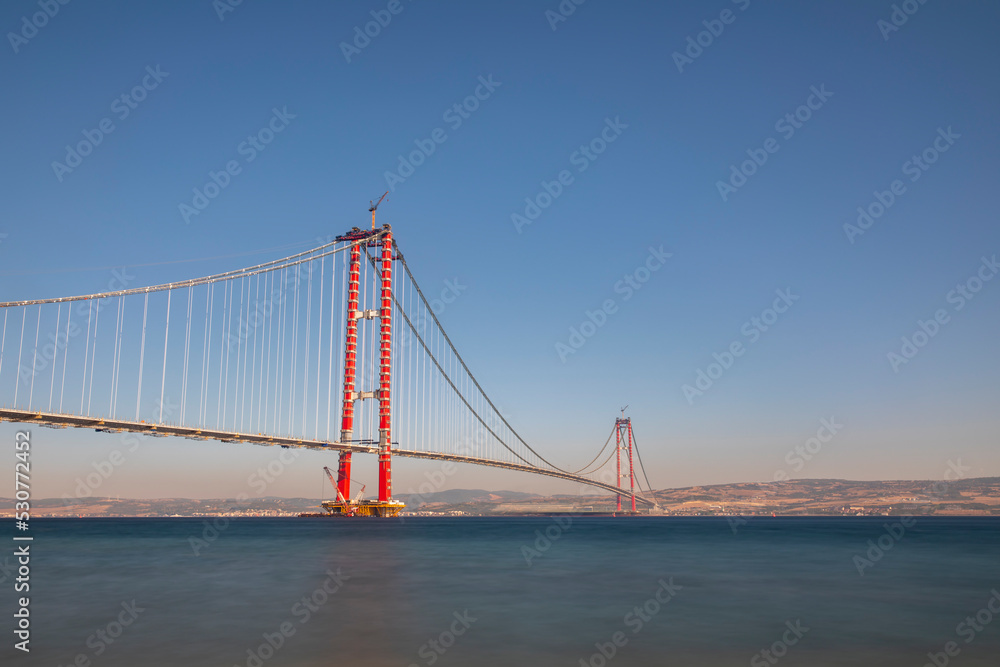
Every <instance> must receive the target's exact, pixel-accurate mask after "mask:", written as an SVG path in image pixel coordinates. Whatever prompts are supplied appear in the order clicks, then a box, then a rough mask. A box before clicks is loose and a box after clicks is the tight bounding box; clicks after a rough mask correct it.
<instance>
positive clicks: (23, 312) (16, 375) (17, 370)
mask: <svg viewBox="0 0 1000 667" xmlns="http://www.w3.org/2000/svg"><path fill="white" fill-rule="evenodd" d="M26 319H28V309H27V308H22V309H21V342H19V343H18V344H17V368H15V369H14V407H17V391H18V389H20V385H21V348H22V347H24V321H25V320H26Z"/></svg>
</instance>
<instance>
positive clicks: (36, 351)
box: [28, 304, 42, 410]
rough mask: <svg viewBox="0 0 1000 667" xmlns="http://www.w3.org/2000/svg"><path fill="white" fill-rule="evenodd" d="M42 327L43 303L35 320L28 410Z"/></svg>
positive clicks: (36, 367)
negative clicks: (39, 333) (39, 332)
mask: <svg viewBox="0 0 1000 667" xmlns="http://www.w3.org/2000/svg"><path fill="white" fill-rule="evenodd" d="M41 328H42V304H38V321H37V322H35V349H34V351H33V352H32V353H31V354H32V356H31V388H30V389H29V390H28V410H31V399H32V397H33V396H34V395H35V376H36V375H38V330H39V329H41Z"/></svg>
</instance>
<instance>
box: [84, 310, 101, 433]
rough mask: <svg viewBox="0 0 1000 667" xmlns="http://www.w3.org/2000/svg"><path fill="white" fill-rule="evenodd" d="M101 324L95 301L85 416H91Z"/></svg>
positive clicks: (99, 311)
mask: <svg viewBox="0 0 1000 667" xmlns="http://www.w3.org/2000/svg"><path fill="white" fill-rule="evenodd" d="M100 323H101V300H100V299H98V300H97V315H96V316H95V317H94V350H93V352H91V353H90V386H89V387H87V414H88V415H90V414H92V413H91V411H90V405H91V403H92V402H93V400H94V364H95V362H96V361H97V326H98V325H99V324H100Z"/></svg>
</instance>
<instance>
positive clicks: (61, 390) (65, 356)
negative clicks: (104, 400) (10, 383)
mask: <svg viewBox="0 0 1000 667" xmlns="http://www.w3.org/2000/svg"><path fill="white" fill-rule="evenodd" d="M66 306H67V308H66V349H65V350H64V351H63V369H62V385H61V386H60V387H59V413H60V414H62V411H63V396H64V395H65V394H66V362H67V361H68V360H69V328H70V327H69V325H70V322H72V321H73V307H72V306H71V305H70V304H66ZM6 325H7V315H6V313H4V334H6V333H7V331H6V329H7V326H6ZM2 356H3V352H2V351H0V357H2ZM0 363H2V361H0Z"/></svg>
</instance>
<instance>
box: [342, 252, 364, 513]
mask: <svg viewBox="0 0 1000 667" xmlns="http://www.w3.org/2000/svg"><path fill="white" fill-rule="evenodd" d="M360 283H361V244H360V243H355V244H354V245H353V246H351V263H350V267H349V278H348V287H347V336H346V342H345V346H344V349H345V352H344V407H343V412H342V418H341V424H340V441H341V442H342V443H348V442H350V441H351V440H352V439H353V438H354V401H355V399H356V398H357V393H356V392H355V391H354V382H355V377H356V371H357V360H358V317H359V316H360V313H359V312H358V292H359V289H360ZM337 489H338V490H339V491H340V495H342V496H343V497H344V499H345V500H350V499H351V452H341V453H340V466H339V468H338V469H337Z"/></svg>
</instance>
